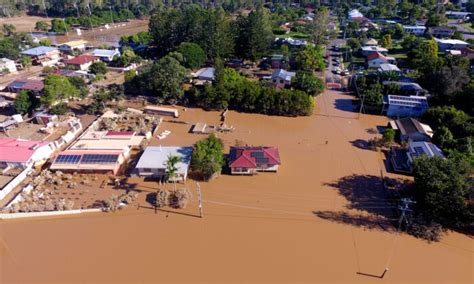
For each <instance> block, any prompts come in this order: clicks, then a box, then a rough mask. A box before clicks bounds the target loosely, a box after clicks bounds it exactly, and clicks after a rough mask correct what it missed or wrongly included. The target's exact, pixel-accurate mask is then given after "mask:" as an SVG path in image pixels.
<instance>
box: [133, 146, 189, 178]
mask: <svg viewBox="0 0 474 284" xmlns="http://www.w3.org/2000/svg"><path fill="white" fill-rule="evenodd" d="M192 154H193V148H192V147H162V146H149V147H147V148H146V149H145V151H144V152H143V154H142V156H141V157H140V160H138V163H137V166H136V168H139V169H143V168H147V169H166V161H167V160H168V157H169V156H170V155H176V156H179V157H180V158H181V161H180V162H178V164H177V165H176V166H177V168H178V171H177V173H178V174H186V173H187V172H188V167H189V163H190V162H191V155H192Z"/></svg>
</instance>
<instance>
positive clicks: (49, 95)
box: [40, 74, 79, 106]
mask: <svg viewBox="0 0 474 284" xmlns="http://www.w3.org/2000/svg"><path fill="white" fill-rule="evenodd" d="M78 95H79V91H78V90H77V89H76V88H75V87H74V86H73V85H72V84H71V82H69V80H68V78H67V77H64V76H59V75H54V74H51V75H48V77H46V80H44V95H43V96H41V98H40V102H41V103H42V104H44V105H46V106H52V105H54V104H56V103H57V102H58V101H63V100H65V99H69V98H72V97H76V96H78Z"/></svg>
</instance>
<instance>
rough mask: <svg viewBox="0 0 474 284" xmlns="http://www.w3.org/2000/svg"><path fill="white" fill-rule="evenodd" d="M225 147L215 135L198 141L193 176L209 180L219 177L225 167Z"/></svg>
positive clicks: (192, 165)
mask: <svg viewBox="0 0 474 284" xmlns="http://www.w3.org/2000/svg"><path fill="white" fill-rule="evenodd" d="M223 150H224V147H223V143H222V141H221V140H220V139H219V138H217V137H216V136H215V135H214V134H211V135H209V137H207V138H206V139H204V140H201V141H198V142H197V143H196V145H195V146H194V151H193V155H192V158H191V169H192V172H193V174H195V175H197V176H199V177H201V178H203V179H205V180H208V179H211V178H212V177H214V176H216V175H218V174H219V173H220V172H221V170H222V167H223V166H224V153H223Z"/></svg>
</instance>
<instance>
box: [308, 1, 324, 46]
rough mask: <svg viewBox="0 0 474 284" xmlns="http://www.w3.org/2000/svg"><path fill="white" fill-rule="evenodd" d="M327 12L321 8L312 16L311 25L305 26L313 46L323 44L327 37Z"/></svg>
mask: <svg viewBox="0 0 474 284" xmlns="http://www.w3.org/2000/svg"><path fill="white" fill-rule="evenodd" d="M328 24H329V11H328V9H327V8H325V7H321V8H320V9H319V10H318V11H317V12H316V15H315V16H314V19H313V21H312V22H311V23H309V24H308V25H307V27H308V33H309V35H310V38H311V41H312V42H313V43H314V44H315V45H317V46H318V45H322V44H325V43H326V41H327V36H328V32H327V30H328Z"/></svg>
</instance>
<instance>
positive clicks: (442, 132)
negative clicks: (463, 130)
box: [433, 126, 454, 149]
mask: <svg viewBox="0 0 474 284" xmlns="http://www.w3.org/2000/svg"><path fill="white" fill-rule="evenodd" d="M433 142H434V143H435V144H436V145H438V146H439V147H441V148H442V149H444V148H448V147H449V146H450V145H451V144H452V143H453V142H454V136H453V134H452V133H451V131H450V130H449V128H447V127H446V126H441V127H439V128H438V129H437V130H436V131H435V133H434V135H433Z"/></svg>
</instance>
